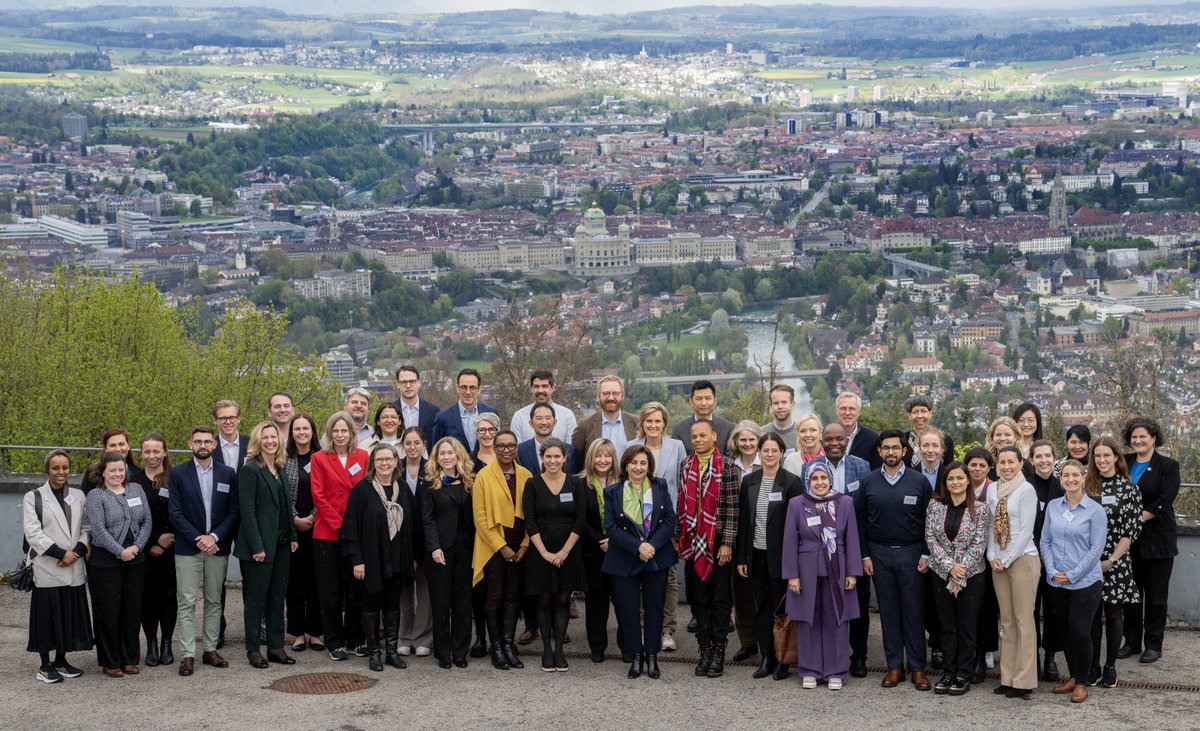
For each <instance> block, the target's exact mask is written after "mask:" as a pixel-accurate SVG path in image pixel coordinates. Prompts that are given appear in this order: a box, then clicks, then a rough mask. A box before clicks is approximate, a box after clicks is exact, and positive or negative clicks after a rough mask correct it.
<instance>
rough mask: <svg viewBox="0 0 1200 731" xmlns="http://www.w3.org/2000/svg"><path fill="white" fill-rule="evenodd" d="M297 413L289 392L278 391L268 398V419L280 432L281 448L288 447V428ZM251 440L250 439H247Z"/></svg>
mask: <svg viewBox="0 0 1200 731" xmlns="http://www.w3.org/2000/svg"><path fill="white" fill-rule="evenodd" d="M295 413H296V405H295V403H294V402H293V401H292V396H291V394H289V393H288V392H287V391H276V392H275V393H273V394H271V395H270V396H268V397H267V417H268V418H270V419H271V423H272V424H274V425H275V429H276V431H278V432H279V439H280V443H279V448H280V449H284V448H286V447H287V439H288V427H289V426H290V425H291V423H292V417H293V416H294V415H295ZM247 440H249V437H247Z"/></svg>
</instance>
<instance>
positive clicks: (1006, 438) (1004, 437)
mask: <svg viewBox="0 0 1200 731" xmlns="http://www.w3.org/2000/svg"><path fill="white" fill-rule="evenodd" d="M1020 438H1021V430H1020V428H1019V427H1018V426H1017V422H1015V421H1013V419H1012V417H1011V416H1001V417H1000V418H998V419H996V420H995V421H993V422H992V423H991V424H990V425H988V430H987V436H986V437H984V440H983V446H984V449H986V450H987V451H988V452H990V453H991V455H992V464H993V465H995V464H997V463H999V461H1000V459H999V455H1000V450H1001V449H1003V448H1004V447H1016V446H1017V440H1019V439H1020ZM1017 451H1018V452H1020V447H1017ZM1021 459H1024V457H1023V456H1022V457H1021ZM994 477H995V475H993V478H994Z"/></svg>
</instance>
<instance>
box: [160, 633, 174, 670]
mask: <svg viewBox="0 0 1200 731" xmlns="http://www.w3.org/2000/svg"><path fill="white" fill-rule="evenodd" d="M174 640H175V633H174V632H167V631H166V630H163V636H162V640H161V641H160V644H159V646H158V664H159V665H174V664H175V655H174V654H173V653H172V652H171V644H172V643H173V642H174Z"/></svg>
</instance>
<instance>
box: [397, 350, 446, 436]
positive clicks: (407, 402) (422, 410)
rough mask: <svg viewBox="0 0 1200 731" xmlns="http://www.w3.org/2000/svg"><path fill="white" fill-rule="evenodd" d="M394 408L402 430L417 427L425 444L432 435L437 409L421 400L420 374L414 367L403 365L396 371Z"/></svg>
mask: <svg viewBox="0 0 1200 731" xmlns="http://www.w3.org/2000/svg"><path fill="white" fill-rule="evenodd" d="M396 408H397V409H399V410H400V418H401V420H402V422H401V423H403V424H404V428H405V429H407V428H409V427H413V426H415V427H418V428H419V429H420V430H421V434H422V436H424V437H425V440H426V443H428V444H430V445H432V444H433V442H432V441H429V438H430V437H431V436H432V435H433V420H434V419H436V418H437V414H438V407H437V404H434V403H433V402H432V401H426V400H425V399H423V398H421V372H420V371H418V370H417V367H416V366H414V365H409V364H407V363H406V364H404V365H402V366H400V367H399V368H397V369H396Z"/></svg>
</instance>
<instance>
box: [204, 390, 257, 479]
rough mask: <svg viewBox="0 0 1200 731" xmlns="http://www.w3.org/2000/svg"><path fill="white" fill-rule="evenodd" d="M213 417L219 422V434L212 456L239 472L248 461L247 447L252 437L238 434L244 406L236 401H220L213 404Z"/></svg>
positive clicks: (218, 461) (219, 462)
mask: <svg viewBox="0 0 1200 731" xmlns="http://www.w3.org/2000/svg"><path fill="white" fill-rule="evenodd" d="M212 417H213V421H214V422H216V424H217V436H218V438H217V447H216V449H214V450H213V452H212V458H213V459H214V460H215V461H216V462H217V463H218V464H223V465H227V466H229V467H232V468H233V471H234V472H237V471H238V470H240V469H242V465H244V464H245V463H246V447H247V445H249V444H250V437H248V436H246V435H244V434H238V427H239V426H240V425H241V423H242V407H240V406H238V404H237V402H236V401H229V400H224V401H218V402H217V403H216V404H214V405H213V408H212Z"/></svg>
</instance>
